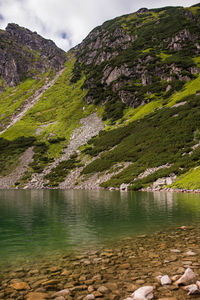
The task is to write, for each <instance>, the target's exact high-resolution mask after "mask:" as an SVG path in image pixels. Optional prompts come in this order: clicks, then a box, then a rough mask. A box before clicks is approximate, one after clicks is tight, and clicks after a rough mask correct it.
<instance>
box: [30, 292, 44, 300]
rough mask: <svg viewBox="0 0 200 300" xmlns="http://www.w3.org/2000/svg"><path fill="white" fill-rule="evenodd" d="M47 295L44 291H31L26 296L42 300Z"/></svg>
mask: <svg viewBox="0 0 200 300" xmlns="http://www.w3.org/2000/svg"><path fill="white" fill-rule="evenodd" d="M47 297H48V295H47V294H44V293H37V292H32V293H29V294H28V295H27V296H26V299H27V300H44V299H47Z"/></svg>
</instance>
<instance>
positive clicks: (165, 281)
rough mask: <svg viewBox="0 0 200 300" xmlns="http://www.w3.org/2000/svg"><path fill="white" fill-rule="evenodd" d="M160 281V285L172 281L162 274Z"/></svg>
mask: <svg viewBox="0 0 200 300" xmlns="http://www.w3.org/2000/svg"><path fill="white" fill-rule="evenodd" d="M160 283H161V285H168V284H171V283H172V282H171V279H170V278H169V276H168V275H164V276H162V277H161V278H160Z"/></svg>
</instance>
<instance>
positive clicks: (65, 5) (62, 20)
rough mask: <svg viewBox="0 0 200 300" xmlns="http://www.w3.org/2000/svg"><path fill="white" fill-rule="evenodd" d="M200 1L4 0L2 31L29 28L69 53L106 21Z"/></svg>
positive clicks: (0, 5)
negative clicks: (143, 9)
mask: <svg viewBox="0 0 200 300" xmlns="http://www.w3.org/2000/svg"><path fill="white" fill-rule="evenodd" d="M199 2H200V0H196V1H195V0H140V1H138V0H0V28H1V29H5V27H6V25H7V24H8V23H16V24H18V25H20V26H23V27H26V28H28V29H30V30H32V31H36V32H37V33H38V34H40V35H42V36H43V37H45V38H48V39H51V40H53V41H54V42H55V43H56V44H57V46H58V47H60V48H62V49H64V50H66V51H67V50H69V49H70V48H72V47H73V46H75V45H77V44H78V43H80V42H81V41H82V40H83V39H84V38H85V37H86V36H87V35H88V33H89V32H90V31H91V30H92V29H93V28H94V27H96V26H98V25H101V24H102V23H103V22H105V21H107V20H109V19H112V18H115V17H118V16H121V15H124V14H128V13H132V12H135V11H137V10H138V9H139V8H141V7H147V8H157V7H164V6H184V7H188V6H191V5H193V4H197V3H199Z"/></svg>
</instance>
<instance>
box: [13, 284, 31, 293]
mask: <svg viewBox="0 0 200 300" xmlns="http://www.w3.org/2000/svg"><path fill="white" fill-rule="evenodd" d="M10 286H11V287H12V288H13V289H15V290H17V291H22V290H30V286H29V285H28V284H27V283H26V282H16V283H13V284H11V285H10Z"/></svg>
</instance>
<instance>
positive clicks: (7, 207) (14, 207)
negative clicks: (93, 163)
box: [0, 190, 200, 265]
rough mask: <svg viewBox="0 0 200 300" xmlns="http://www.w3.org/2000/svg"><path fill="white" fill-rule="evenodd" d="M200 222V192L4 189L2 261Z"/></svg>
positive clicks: (0, 222)
mask: <svg viewBox="0 0 200 300" xmlns="http://www.w3.org/2000/svg"><path fill="white" fill-rule="evenodd" d="M199 224H200V195H199V194H181V193H163V192H162V193H160V192H155V193H145V192H120V191H76V190H75V191H71V190H70V191H63V190H5V191H0V263H1V265H3V264H7V263H9V264H12V263H17V262H19V264H20V262H21V261H26V260H30V259H34V258H38V257H41V258H42V257H43V256H48V255H55V254H58V253H64V252H67V251H73V252H76V251H80V250H81V249H88V248H90V249H92V248H95V249H96V248H98V247H101V246H102V245H103V246H104V245H107V244H108V243H109V245H111V244H112V243H113V245H114V244H115V242H116V241H119V240H121V239H123V238H126V237H135V236H138V235H143V234H152V233H154V232H157V231H166V230H168V229H169V228H176V227H178V226H181V225H195V226H199Z"/></svg>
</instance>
